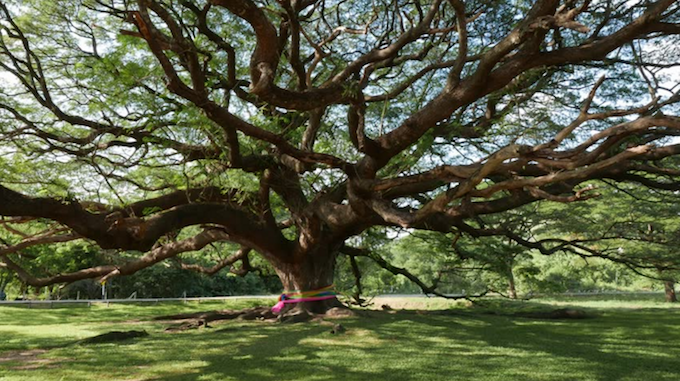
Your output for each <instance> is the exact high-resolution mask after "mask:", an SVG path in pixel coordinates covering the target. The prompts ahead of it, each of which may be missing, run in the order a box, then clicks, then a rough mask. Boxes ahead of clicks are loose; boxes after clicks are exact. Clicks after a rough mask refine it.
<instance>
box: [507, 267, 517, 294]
mask: <svg viewBox="0 0 680 381" xmlns="http://www.w3.org/2000/svg"><path fill="white" fill-rule="evenodd" d="M508 296H509V297H510V299H517V289H516V288H515V275H514V274H513V273H512V270H511V271H510V272H509V273H508Z"/></svg>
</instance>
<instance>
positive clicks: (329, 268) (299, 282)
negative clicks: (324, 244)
mask: <svg viewBox="0 0 680 381" xmlns="http://www.w3.org/2000/svg"><path fill="white" fill-rule="evenodd" d="M336 256H337V254H336V253H328V252H325V251H316V252H314V253H310V254H308V255H306V256H305V257H304V259H303V260H301V261H299V262H294V263H288V262H278V263H274V264H273V265H274V268H275V270H276V273H277V274H278V276H279V278H280V279H281V283H282V284H283V289H284V291H283V292H284V293H285V294H287V293H293V292H305V291H315V290H319V289H322V288H324V287H328V286H330V285H332V284H333V278H334V275H335V259H336ZM341 306H343V305H342V303H340V302H339V301H338V299H337V298H331V299H326V300H319V301H311V302H300V303H287V304H286V305H285V307H284V308H283V310H282V311H281V314H286V313H290V312H295V311H301V310H304V311H306V312H310V313H315V314H323V313H325V312H326V311H328V310H329V309H331V308H333V307H341Z"/></svg>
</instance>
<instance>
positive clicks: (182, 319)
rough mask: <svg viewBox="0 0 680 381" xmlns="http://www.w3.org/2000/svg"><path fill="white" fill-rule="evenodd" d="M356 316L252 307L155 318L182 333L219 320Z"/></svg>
mask: <svg viewBox="0 0 680 381" xmlns="http://www.w3.org/2000/svg"><path fill="white" fill-rule="evenodd" d="M352 316H356V312H354V311H352V310H350V309H349V308H347V307H333V308H331V309H329V310H328V311H326V312H325V313H314V312H311V311H309V310H307V309H304V308H290V309H288V310H287V311H284V312H283V313H281V314H279V315H276V314H274V313H273V312H272V311H271V308H270V307H252V308H245V309H242V310H222V311H207V312H195V313H187V314H177V315H166V316H158V317H155V318H153V320H156V321H172V322H173V323H174V324H173V325H172V326H169V327H168V328H166V329H165V331H166V332H181V331H186V330H190V329H198V328H200V327H203V328H210V325H209V323H211V322H214V321H218V320H234V319H238V320H260V321H265V322H270V323H275V322H278V323H289V324H290V323H304V322H309V321H319V320H323V319H326V318H328V319H337V318H345V317H352Z"/></svg>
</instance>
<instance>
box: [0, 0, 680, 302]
mask: <svg viewBox="0 0 680 381" xmlns="http://www.w3.org/2000/svg"><path fill="white" fill-rule="evenodd" d="M678 11H680V6H679V4H678V3H677V2H676V1H674V0H659V1H624V0H607V1H589V0H583V1H574V0H567V1H560V0H540V1H477V0H469V1H463V0H449V1H444V0H431V1H420V0H416V1H391V0H389V1H388V0H384V1H383V0H381V1H370V2H367V1H353V0H341V1H330V0H279V1H269V0H262V1H260V0H231V1H226V0H208V1H201V0H185V1H171V0H139V1H128V0H80V1H77V0H76V1H68V2H48V1H41V0H29V1H26V0H24V1H2V2H0V14H1V16H0V18H1V21H0V28H1V29H2V31H1V33H2V37H1V39H0V68H1V69H2V74H1V78H2V82H3V86H2V91H1V93H0V110H1V113H0V117H1V118H2V120H1V121H0V142H1V144H2V145H1V146H0V154H2V162H1V163H0V167H1V169H0V171H2V172H0V173H2V177H1V178H0V215H1V216H4V221H3V224H2V226H3V227H8V226H12V229H15V230H18V229H19V227H20V225H17V224H16V223H19V222H23V223H26V221H32V220H36V219H37V221H39V222H40V223H51V224H52V225H50V226H52V227H51V228H50V229H48V230H47V231H44V232H43V233H42V234H39V235H27V236H26V237H25V238H24V239H19V240H17V241H16V242H14V243H13V244H12V245H10V246H9V247H4V248H3V249H1V250H2V251H1V252H0V263H2V264H1V266H2V267H6V268H9V269H11V270H13V271H15V272H16V273H17V274H18V276H19V277H21V278H22V279H23V280H24V281H25V282H27V283H29V284H31V285H36V286H41V285H48V284H53V283H58V282H72V281H75V280H78V279H83V278H102V279H107V278H110V277H112V276H118V275H126V274H131V273H134V272H135V271H138V270H140V269H143V268H145V267H148V266H151V265H153V264H156V263H158V262H161V261H163V260H166V259H168V258H172V257H176V256H178V255H180V254H181V253H183V252H187V251H196V250H200V249H201V248H203V247H205V246H206V245H209V244H212V243H215V242H223V241H229V242H232V243H235V244H237V245H239V246H240V248H239V249H238V250H236V251H235V252H234V253H233V255H231V256H228V257H226V258H225V259H224V260H223V261H221V262H220V263H219V264H218V266H222V267H227V266H233V265H235V264H236V263H242V265H241V267H234V269H237V270H242V271H247V270H248V269H249V268H250V265H249V256H250V255H259V256H261V257H262V258H264V259H265V260H266V261H268V262H269V263H270V264H271V265H272V266H273V267H274V268H275V270H276V272H277V274H278V275H279V277H280V278H281V280H282V282H283V285H284V287H285V288H286V289H288V290H315V289H319V288H322V287H325V286H327V285H329V284H331V283H332V282H333V272H334V265H335V261H336V257H337V256H338V255H339V254H340V253H343V252H344V253H348V254H350V255H362V253H363V251H361V250H357V248H356V247H351V245H350V244H349V243H351V240H348V239H350V238H351V237H353V236H357V235H360V234H361V233H362V232H364V231H366V230H367V229H369V228H371V227H375V226H384V227H398V228H407V229H423V230H430V231H436V232H443V233H451V232H453V233H454V234H455V233H461V234H468V235H471V236H480V235H494V234H500V233H502V232H500V231H499V230H498V229H489V228H486V227H485V226H484V225H483V224H480V223H477V222H476V221H477V218H478V217H479V216H484V215H489V214H494V213H499V212H503V211H507V210H511V209H514V208H518V207H520V206H522V205H526V204H529V203H532V202H534V201H537V200H550V201H556V202H572V201H578V200H583V199H587V198H589V197H591V195H592V194H591V193H590V192H589V190H590V188H589V187H588V186H586V185H583V184H584V182H587V181H588V180H591V179H609V180H611V181H616V182H637V183H643V184H645V185H646V186H649V187H654V188H660V189H666V190H673V189H677V187H678V175H680V172H678V168H677V164H676V163H677V161H675V160H674V159H675V158H676V155H677V154H678V153H680V145H678V144H675V141H674V140H672V139H667V138H668V137H672V136H676V135H677V134H678V131H680V119H679V118H678V117H677V116H675V115H676V114H677V102H678V100H680V95H679V93H678V88H677V87H673V83H672V82H669V81H672V78H669V77H668V76H669V75H672V71H671V70H669V69H672V68H674V67H676V65H677V63H678V62H680V59H679V55H678V52H677V51H676V50H674V49H677V48H676V47H677V46H678V45H677V41H678V38H677V35H678V34H679V33H680V24H678V21H679V14H678V13H679V12H678ZM10 221H11V222H10ZM28 223H30V222H28ZM18 226H19V227H18ZM70 239H86V240H90V241H92V242H95V243H96V244H98V245H99V246H100V247H102V248H106V249H120V250H127V251H133V252H137V253H138V254H137V255H136V258H135V259H132V260H128V261H125V262H122V263H115V264H110V263H102V264H100V265H98V266H94V267H91V268H85V269H81V270H79V271H75V272H70V273H59V274H54V275H52V276H44V277H35V276H33V275H31V274H30V273H29V272H26V271H24V269H23V268H21V266H19V265H18V264H17V263H16V261H14V260H13V259H12V258H13V257H12V256H13V255H15V254H16V253H17V252H18V251H19V250H21V249H22V248H23V247H26V246H27V245H32V244H45V243H50V242H58V241H64V240H70ZM518 241H522V240H521V239H519V238H518ZM522 243H525V244H532V242H527V241H523V242H522ZM534 244H535V243H534ZM255 253H256V254H255ZM413 255H423V256H426V255H427V253H414V254H413ZM423 260H426V258H425V257H424V259H423ZM335 303H336V301H335V300H333V299H329V300H327V301H324V302H315V303H308V305H305V304H301V305H300V307H302V308H310V309H313V310H315V311H320V312H322V311H324V310H325V309H327V308H328V307H329V306H332V305H334V304H335Z"/></svg>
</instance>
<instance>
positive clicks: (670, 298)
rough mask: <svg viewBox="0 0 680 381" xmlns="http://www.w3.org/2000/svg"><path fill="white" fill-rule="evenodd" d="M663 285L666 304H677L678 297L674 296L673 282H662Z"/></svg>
mask: <svg viewBox="0 0 680 381" xmlns="http://www.w3.org/2000/svg"><path fill="white" fill-rule="evenodd" d="M663 285H664V289H665V290H666V301H667V302H668V303H677V302H678V297H677V296H676V295H675V282H674V281H672V280H667V281H664V282H663Z"/></svg>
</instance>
